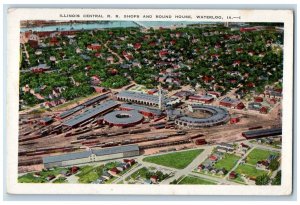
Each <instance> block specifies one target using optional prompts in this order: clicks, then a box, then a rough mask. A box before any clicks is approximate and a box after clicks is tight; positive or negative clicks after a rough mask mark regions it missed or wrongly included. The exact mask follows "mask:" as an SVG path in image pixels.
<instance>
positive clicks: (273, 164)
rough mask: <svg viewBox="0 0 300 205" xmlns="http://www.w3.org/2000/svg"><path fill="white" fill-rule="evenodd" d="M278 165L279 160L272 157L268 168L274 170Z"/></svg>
mask: <svg viewBox="0 0 300 205" xmlns="http://www.w3.org/2000/svg"><path fill="white" fill-rule="evenodd" d="M279 166H280V162H279V161H278V160H277V159H273V160H271V162H270V165H269V168H270V169H271V170H272V171H275V170H277V169H278V167H279Z"/></svg>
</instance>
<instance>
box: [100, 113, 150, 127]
mask: <svg viewBox="0 0 300 205" xmlns="http://www.w3.org/2000/svg"><path fill="white" fill-rule="evenodd" d="M143 119H144V117H143V115H141V114H140V113H138V112H137V111H135V110H132V111H121V110H118V111H114V112H111V113H108V114H106V115H105V116H104V118H103V120H104V122H106V123H108V124H110V125H113V126H119V127H131V126H134V125H136V124H139V123H141V122H142V121H143Z"/></svg>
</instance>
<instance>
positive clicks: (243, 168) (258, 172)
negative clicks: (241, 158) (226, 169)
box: [235, 164, 267, 177]
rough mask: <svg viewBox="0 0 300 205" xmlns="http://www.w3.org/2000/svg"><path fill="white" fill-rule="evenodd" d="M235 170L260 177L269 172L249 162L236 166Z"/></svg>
mask: <svg viewBox="0 0 300 205" xmlns="http://www.w3.org/2000/svg"><path fill="white" fill-rule="evenodd" d="M235 172H237V173H238V174H245V175H247V176H249V177H258V176H261V175H264V174H267V172H266V171H264V170H259V169H256V168H255V167H254V166H251V165H247V164H241V165H239V166H238V167H237V168H236V170H235Z"/></svg>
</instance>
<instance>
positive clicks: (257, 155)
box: [246, 149, 279, 165]
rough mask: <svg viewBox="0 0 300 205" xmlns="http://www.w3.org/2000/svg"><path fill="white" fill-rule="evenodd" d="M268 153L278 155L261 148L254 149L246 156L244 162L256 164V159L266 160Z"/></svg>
mask: <svg viewBox="0 0 300 205" xmlns="http://www.w3.org/2000/svg"><path fill="white" fill-rule="evenodd" d="M270 155H279V153H278V152H273V151H269V150H263V149H254V150H252V152H250V154H249V155H248V156H247V160H246V162H247V163H248V164H252V165H256V163H257V162H258V161H261V160H266V159H268V157H269V156H270Z"/></svg>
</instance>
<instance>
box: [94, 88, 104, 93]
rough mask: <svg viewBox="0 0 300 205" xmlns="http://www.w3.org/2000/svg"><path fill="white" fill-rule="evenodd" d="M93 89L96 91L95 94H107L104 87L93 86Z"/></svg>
mask: <svg viewBox="0 0 300 205" xmlns="http://www.w3.org/2000/svg"><path fill="white" fill-rule="evenodd" d="M93 88H94V89H95V91H96V92H97V93H105V92H107V89H106V88H104V87H99V86H93Z"/></svg>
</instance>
